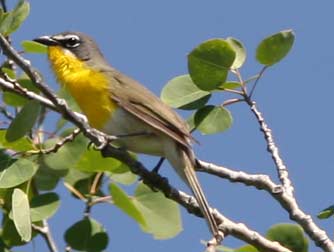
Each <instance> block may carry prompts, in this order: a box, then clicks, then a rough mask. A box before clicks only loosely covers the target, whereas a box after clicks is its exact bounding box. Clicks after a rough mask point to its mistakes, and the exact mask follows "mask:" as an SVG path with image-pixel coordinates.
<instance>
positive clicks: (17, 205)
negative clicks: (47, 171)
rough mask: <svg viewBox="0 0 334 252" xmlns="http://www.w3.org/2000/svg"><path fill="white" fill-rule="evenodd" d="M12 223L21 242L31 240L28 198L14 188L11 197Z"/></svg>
mask: <svg viewBox="0 0 334 252" xmlns="http://www.w3.org/2000/svg"><path fill="white" fill-rule="evenodd" d="M12 207H13V209H12V211H13V221H14V224H15V227H16V230H17V232H18V233H19V235H20V236H21V238H22V240H23V241H26V242H28V241H30V240H31V219H30V208H29V199H28V196H27V195H26V194H25V193H24V192H23V191H22V190H20V189H18V188H15V189H14V193H13V196H12Z"/></svg>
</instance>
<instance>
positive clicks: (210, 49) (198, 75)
mask: <svg viewBox="0 0 334 252" xmlns="http://www.w3.org/2000/svg"><path fill="white" fill-rule="evenodd" d="M235 56H236V53H235V51H234V50H233V48H232V47H231V46H230V44H229V43H228V42H227V41H225V40H223V39H211V40H208V41H206V42H204V43H202V44H200V45H199V46H198V47H196V48H195V49H194V50H192V51H191V53H190V54H189V55H188V70H189V73H190V76H191V79H192V80H193V81H194V83H195V84H196V85H197V86H198V87H199V88H200V89H202V90H207V91H210V90H214V89H216V88H217V87H219V86H220V85H221V84H222V83H223V82H225V80H226V77H227V73H228V71H229V69H230V68H231V66H232V64H233V62H234V59H235Z"/></svg>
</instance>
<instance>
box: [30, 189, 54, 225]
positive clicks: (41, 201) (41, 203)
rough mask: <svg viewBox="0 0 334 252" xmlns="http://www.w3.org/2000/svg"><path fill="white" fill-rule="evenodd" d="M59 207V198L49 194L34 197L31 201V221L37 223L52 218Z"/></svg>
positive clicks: (51, 193)
mask: <svg viewBox="0 0 334 252" xmlns="http://www.w3.org/2000/svg"><path fill="white" fill-rule="evenodd" d="M59 205H60V201H59V196H58V195H57V194H56V193H53V192H50V193H45V194H41V195H37V196H34V197H33V198H32V199H31V204H30V207H31V209H30V212H31V221H32V222H37V221H41V220H45V219H48V218H50V217H51V216H53V215H54V214H55V213H56V212H57V210H58V208H59Z"/></svg>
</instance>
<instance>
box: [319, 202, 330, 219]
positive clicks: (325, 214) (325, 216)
mask: <svg viewBox="0 0 334 252" xmlns="http://www.w3.org/2000/svg"><path fill="white" fill-rule="evenodd" d="M333 215H334V205H331V206H329V207H327V208H326V209H324V210H322V211H321V212H320V213H318V215H317V217H318V218H319V219H328V218H329V217H331V216H333Z"/></svg>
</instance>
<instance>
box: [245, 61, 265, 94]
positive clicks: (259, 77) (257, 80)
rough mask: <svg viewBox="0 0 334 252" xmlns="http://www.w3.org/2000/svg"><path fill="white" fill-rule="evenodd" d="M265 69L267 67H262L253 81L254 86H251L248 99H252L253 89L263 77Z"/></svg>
mask: <svg viewBox="0 0 334 252" xmlns="http://www.w3.org/2000/svg"><path fill="white" fill-rule="evenodd" d="M267 68H268V66H264V67H263V68H262V69H261V71H260V72H259V74H258V76H257V77H256V79H255V82H254V85H253V87H252V89H251V91H250V92H249V98H252V96H253V93H254V91H255V89H256V86H257V84H258V82H259V80H260V79H261V77H262V76H263V74H264V71H266V69H267Z"/></svg>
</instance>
